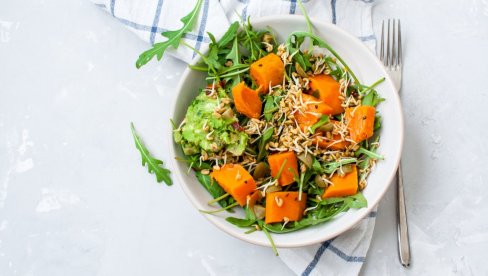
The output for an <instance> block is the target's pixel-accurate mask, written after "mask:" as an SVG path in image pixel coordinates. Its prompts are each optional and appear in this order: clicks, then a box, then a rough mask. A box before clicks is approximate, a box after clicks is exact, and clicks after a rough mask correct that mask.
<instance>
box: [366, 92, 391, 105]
mask: <svg viewBox="0 0 488 276" xmlns="http://www.w3.org/2000/svg"><path fill="white" fill-rule="evenodd" d="M384 100H385V99H384V98H382V97H380V96H379V95H378V92H376V90H371V91H370V92H369V93H368V94H366V96H364V97H363V99H362V101H361V104H362V105H369V106H373V107H376V106H377V105H378V104H379V103H381V102H382V101H384Z"/></svg>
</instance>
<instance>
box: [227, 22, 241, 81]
mask: <svg viewBox="0 0 488 276" xmlns="http://www.w3.org/2000/svg"><path fill="white" fill-rule="evenodd" d="M234 23H237V22H234ZM225 58H226V59H230V60H232V66H239V65H241V58H240V55H239V43H238V41H237V37H235V38H234V43H233V44H232V50H230V52H229V54H227V56H225ZM230 79H231V80H232V82H233V85H237V84H238V83H240V82H241V77H240V75H239V74H236V75H234V76H232V77H231V78H230Z"/></svg>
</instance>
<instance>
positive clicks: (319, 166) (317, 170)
mask: <svg viewBox="0 0 488 276" xmlns="http://www.w3.org/2000/svg"><path fill="white" fill-rule="evenodd" d="M312 170H313V171H314V172H315V173H323V171H324V169H322V164H320V162H319V160H317V158H315V157H314V158H313V163H312Z"/></svg>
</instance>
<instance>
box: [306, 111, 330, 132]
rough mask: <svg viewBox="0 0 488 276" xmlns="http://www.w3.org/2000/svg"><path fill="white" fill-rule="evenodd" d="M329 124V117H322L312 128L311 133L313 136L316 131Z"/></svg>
mask: <svg viewBox="0 0 488 276" xmlns="http://www.w3.org/2000/svg"><path fill="white" fill-rule="evenodd" d="M328 122H329V116H327V115H322V117H320V120H319V121H318V122H316V123H315V124H313V125H312V126H311V127H310V132H311V133H312V134H314V133H315V130H316V129H317V128H319V127H321V126H322V125H324V124H326V123H328Z"/></svg>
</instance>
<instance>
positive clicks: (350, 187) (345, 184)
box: [322, 165, 358, 198]
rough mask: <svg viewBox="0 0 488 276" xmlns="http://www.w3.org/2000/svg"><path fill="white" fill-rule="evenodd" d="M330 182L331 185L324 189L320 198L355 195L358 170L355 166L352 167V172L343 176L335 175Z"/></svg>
mask: <svg viewBox="0 0 488 276" xmlns="http://www.w3.org/2000/svg"><path fill="white" fill-rule="evenodd" d="M330 181H331V182H332V184H331V185H330V186H329V187H327V189H325V192H324V193H323V194H322V198H331V197H343V196H350V195H355V194H356V193H357V192H358V170H357V168H356V165H353V166H352V172H350V173H348V174H346V175H344V176H340V175H339V174H337V173H336V174H334V176H332V178H331V179H330Z"/></svg>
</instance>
